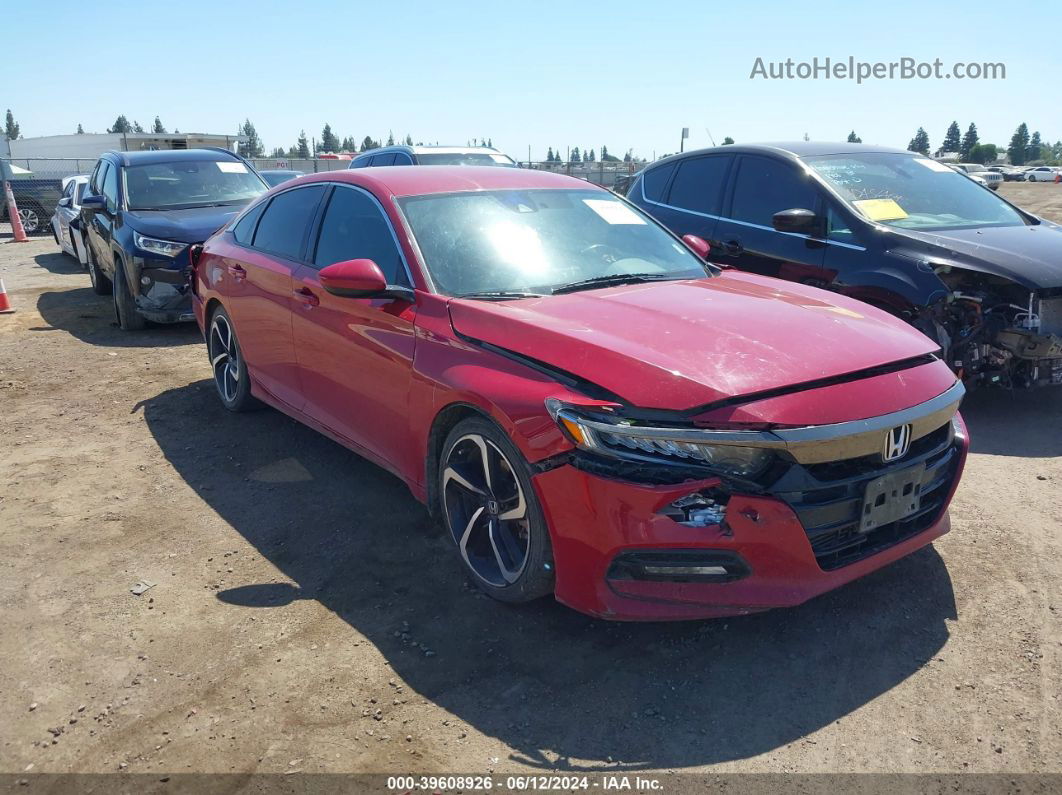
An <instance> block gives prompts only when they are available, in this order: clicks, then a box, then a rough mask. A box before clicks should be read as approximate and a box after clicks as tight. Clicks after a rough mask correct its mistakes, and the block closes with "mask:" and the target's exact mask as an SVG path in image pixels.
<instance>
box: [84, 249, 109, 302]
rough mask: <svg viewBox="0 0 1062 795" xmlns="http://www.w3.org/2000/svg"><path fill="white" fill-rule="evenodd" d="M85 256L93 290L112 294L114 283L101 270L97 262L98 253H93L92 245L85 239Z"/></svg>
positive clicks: (98, 293)
mask: <svg viewBox="0 0 1062 795" xmlns="http://www.w3.org/2000/svg"><path fill="white" fill-rule="evenodd" d="M85 258H86V259H87V260H88V268H87V270H88V272H89V281H90V282H92V292H94V293H95V294H96V295H110V294H111V291H112V290H113V289H114V285H112V284H111V280H110V279H108V278H107V277H106V276H105V275H104V274H103V271H101V270H100V266H99V264H98V263H97V262H96V255H95V254H93V253H92V246H90V245H89V243H88V241H87V240H86V241H85Z"/></svg>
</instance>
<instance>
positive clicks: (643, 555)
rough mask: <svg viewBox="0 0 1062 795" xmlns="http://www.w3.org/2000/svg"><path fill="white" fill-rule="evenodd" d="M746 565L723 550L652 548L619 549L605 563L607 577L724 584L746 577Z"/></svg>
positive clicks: (750, 571)
mask: <svg viewBox="0 0 1062 795" xmlns="http://www.w3.org/2000/svg"><path fill="white" fill-rule="evenodd" d="M751 573H752V570H751V569H750V568H749V564H748V563H746V562H745V560H744V558H742V557H741V556H740V555H738V554H737V553H736V552H731V551H730V550H726V549H652V550H634V551H630V552H621V553H620V554H619V555H617V556H616V557H615V558H614V559H613V560H612V565H611V566H609V569H608V574H607V575H606V576H607V578H608V579H609V580H642V581H646V580H648V581H654V582H677V583H682V582H689V583H725V582H733V581H734V580H740V579H743V578H745V577H748V576H749V574H751Z"/></svg>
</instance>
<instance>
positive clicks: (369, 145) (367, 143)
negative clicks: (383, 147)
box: [361, 135, 380, 152]
mask: <svg viewBox="0 0 1062 795" xmlns="http://www.w3.org/2000/svg"><path fill="white" fill-rule="evenodd" d="M379 148H380V142H379V141H374V140H373V139H372V136H371V135H366V136H365V138H364V139H363V140H362V142H361V151H362V152H365V151H367V150H369V149H379Z"/></svg>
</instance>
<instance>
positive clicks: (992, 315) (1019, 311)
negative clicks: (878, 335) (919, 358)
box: [916, 269, 1062, 389]
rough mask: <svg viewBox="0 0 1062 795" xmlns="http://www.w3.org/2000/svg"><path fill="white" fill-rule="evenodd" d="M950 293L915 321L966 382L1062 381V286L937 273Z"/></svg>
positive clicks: (1020, 385) (1028, 384)
mask: <svg viewBox="0 0 1062 795" xmlns="http://www.w3.org/2000/svg"><path fill="white" fill-rule="evenodd" d="M938 275H939V276H940V279H941V281H943V282H944V284H945V285H946V286H947V287H948V290H949V292H948V294H947V296H946V297H945V298H944V299H943V300H941V301H938V302H937V303H935V304H933V305H931V306H929V307H927V308H926V309H925V310H924V311H923V313H922V314H921V315H920V317H919V318H918V320H917V321H916V325H917V326H918V327H919V328H920V329H921V330H922V331H924V332H925V333H927V334H928V335H929V336H930V337H932V338H933V339H936V340H937V342H939V343H940V346H941V350H942V351H943V352H944V359H945V360H946V361H947V362H948V364H949V365H950V366H951V367H952V369H953V370H955V372H956V373H957V374H958V375H959V376H960V377H961V378H962V379H963V381H964V382H965V383H966V384H967V386H987V385H996V386H1003V387H1007V388H1011V389H1029V388H1032V387H1037V386H1050V385H1062V289H1058V288H1056V289H1052V290H1040V291H1036V292H1033V291H1030V290H1029V289H1028V288H1026V287H1023V286H1021V285H1019V284H1015V283H1014V282H1012V281H1009V280H1007V279H1004V278H1001V277H999V276H993V275H989V274H984V273H976V272H973V271H967V270H959V269H950V270H943V271H941V272H939V273H938Z"/></svg>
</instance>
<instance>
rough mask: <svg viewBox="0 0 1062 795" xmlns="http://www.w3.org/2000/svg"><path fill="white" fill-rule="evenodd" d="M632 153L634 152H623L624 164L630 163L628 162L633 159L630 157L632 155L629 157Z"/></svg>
mask: <svg viewBox="0 0 1062 795" xmlns="http://www.w3.org/2000/svg"><path fill="white" fill-rule="evenodd" d="M632 151H634V150H632V149H628V150H627V151H626V152H625V153H624V154H623V162H624V163H630V162H631V161H632V160H634V158H633V157H632V155H631V152H632Z"/></svg>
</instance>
